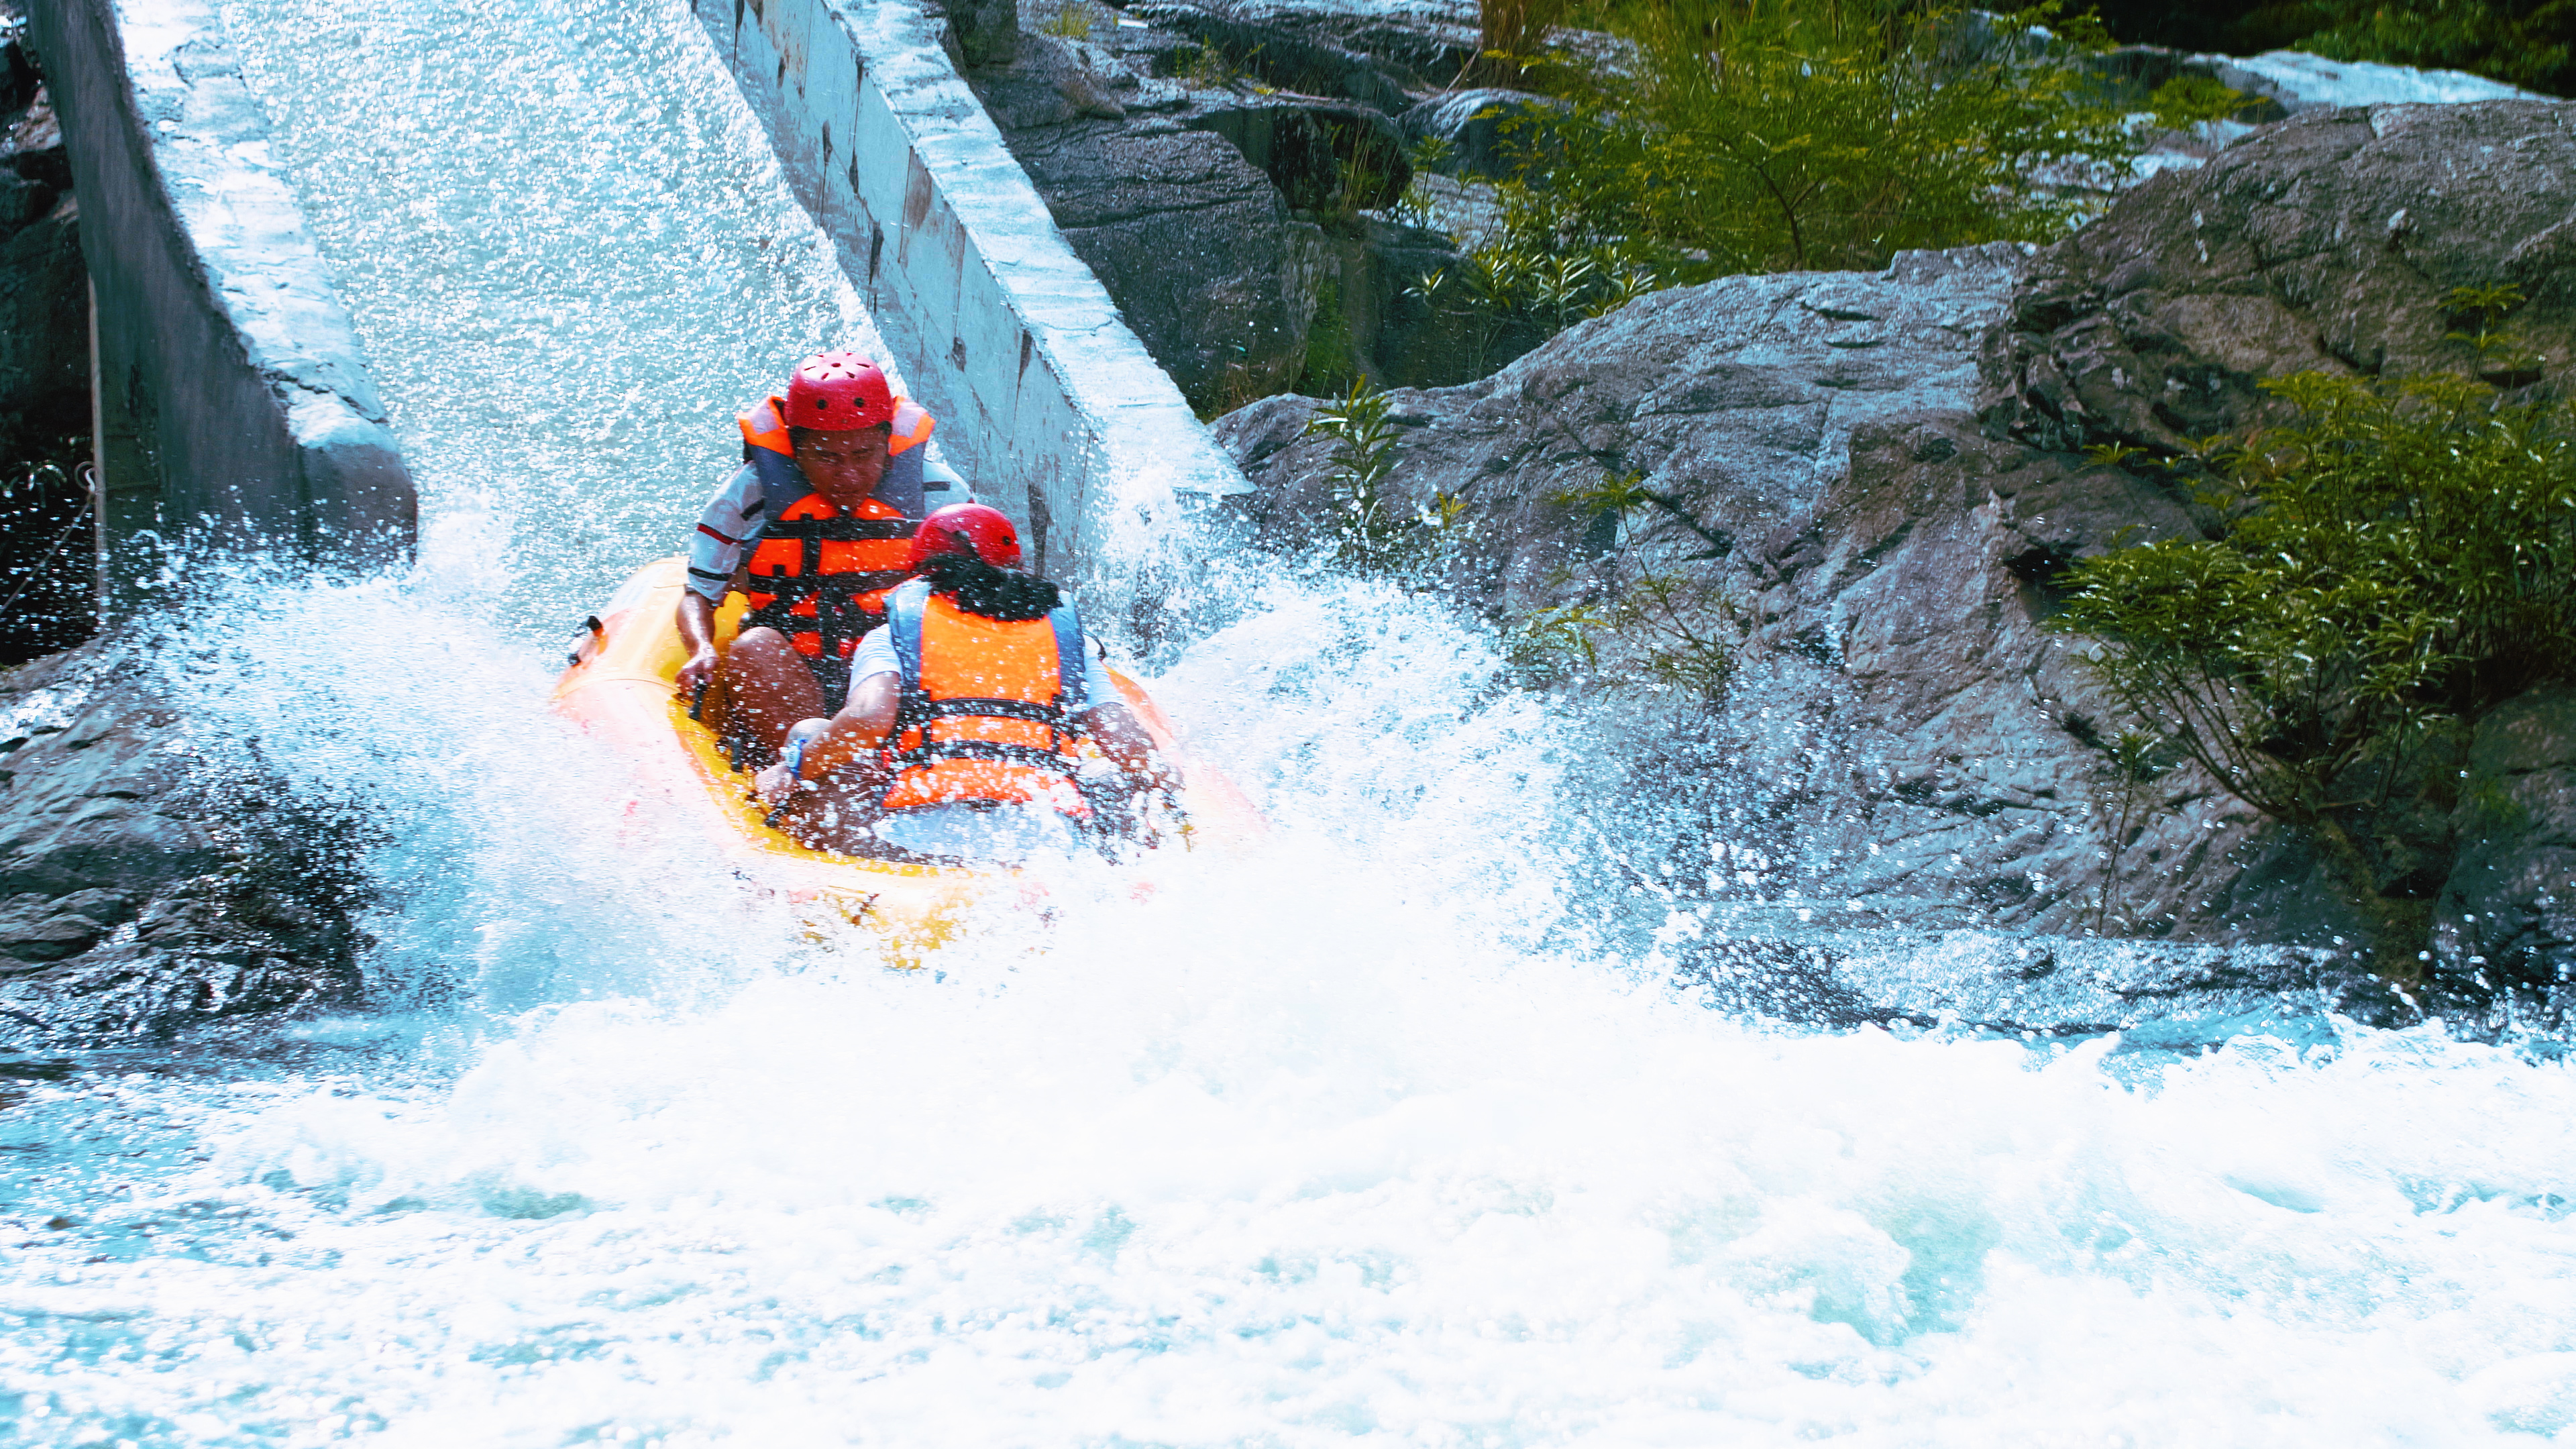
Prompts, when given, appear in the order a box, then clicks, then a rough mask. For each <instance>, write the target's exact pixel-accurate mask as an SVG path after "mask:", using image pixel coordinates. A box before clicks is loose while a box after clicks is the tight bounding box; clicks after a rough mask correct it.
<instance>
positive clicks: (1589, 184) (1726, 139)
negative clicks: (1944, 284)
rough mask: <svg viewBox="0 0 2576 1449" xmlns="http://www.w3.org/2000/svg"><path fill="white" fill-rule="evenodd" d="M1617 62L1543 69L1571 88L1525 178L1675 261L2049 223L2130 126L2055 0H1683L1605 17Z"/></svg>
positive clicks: (1801, 254) (2082, 197)
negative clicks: (2101, 90) (1976, 10)
mask: <svg viewBox="0 0 2576 1449" xmlns="http://www.w3.org/2000/svg"><path fill="white" fill-rule="evenodd" d="M1613 23H1615V24H1617V25H1618V26H1619V27H1620V28H1621V31H1622V34H1623V36H1624V38H1625V39H1626V40H1627V41H1628V42H1629V43H1630V45H1631V47H1632V51H1631V54H1632V63H1631V64H1629V65H1627V66H1624V67H1610V66H1601V65H1596V64H1580V65H1578V64H1565V65H1561V66H1558V67H1555V68H1554V69H1553V70H1552V71H1550V72H1549V76H1550V78H1551V79H1552V80H1554V81H1555V82H1556V83H1557V84H1558V85H1559V86H1560V87H1561V88H1562V89H1563V90H1564V91H1565V92H1566V94H1567V95H1568V97H1569V98H1570V99H1571V100H1572V101H1573V102H1574V103H1575V108H1574V111H1573V113H1572V114H1571V115H1569V116H1565V117H1562V118H1559V119H1557V120H1554V121H1551V122H1548V123H1546V124H1545V126H1544V128H1543V129H1544V135H1545V139H1546V144H1545V145H1544V146H1540V145H1535V144H1531V145H1525V146H1524V154H1525V160H1526V166H1525V172H1524V178H1523V179H1524V184H1525V186H1526V187H1527V189H1528V190H1529V191H1530V192H1531V193H1532V194H1533V196H1534V197H1537V198H1544V199H1545V200H1546V201H1547V202H1549V203H1552V204H1553V206H1554V207H1555V208H1556V211H1557V215H1558V217H1559V218H1560V224H1559V225H1558V226H1556V227H1554V228H1552V229H1553V230H1555V231H1557V232H1559V233H1561V234H1564V235H1565V236H1567V237H1568V238H1569V239H1571V240H1574V241H1575V242H1576V243H1577V244H1578V245H1581V244H1589V243H1597V242H1607V241H1610V240H1612V239H1625V240H1626V241H1627V242H1629V243H1630V244H1632V245H1636V244H1644V245H1652V246H1657V247H1660V248H1662V249H1663V250H1664V251H1665V252H1666V253H1667V255H1668V256H1669V257H1675V258H1678V257H1688V258H1691V259H1693V262H1694V264H1693V265H1692V266H1691V267H1689V268H1687V269H1683V268H1677V267H1669V266H1668V267H1666V268H1664V269H1662V270H1664V271H1665V272H1666V273H1667V274H1668V278H1669V279H1670V280H1694V279H1697V278H1698V277H1704V276H1709V275H1717V274H1723V273H1727V272H1748V271H1778V270H1799V269H1808V268H1841V267H1850V268H1876V267H1880V266H1884V265H1885V264H1886V263H1887V261H1888V259H1889V258H1890V257H1891V256H1892V255H1894V253H1896V252H1897V251H1900V250H1904V249H1907V248H1915V247H1947V246H1958V245H1964V244H1969V243H1975V242H1984V241H1995V240H2033V241H2038V240H2047V239H2050V238H2053V237H2055V236H2057V235H2059V234H2061V233H2063V232H2064V231H2066V230H2067V229H2068V228H2069V227H2071V226H2072V225H2074V224H2075V223H2077V222H2078V221H2080V220H2082V219H2084V218H2085V217H2086V216H2087V215H2089V214H2090V213H2091V211H2092V210H2093V209H2095V208H2096V207H2097V206H2099V205H2100V204H2102V201H2103V197H2104V193H2103V191H2102V190H2101V187H2100V183H2102V182H2104V181H2106V180H2107V179H2108V178H2110V177H2111V176H2113V175H2116V174H2118V173H2119V171H2120V169H2121V168H2124V167H2125V166H2126V165H2127V163H2128V161H2129V160H2130V159H2131V158H2132V157H2134V156H2135V154H2136V149H2137V142H2136V141H2135V139H2134V138H2132V137H2131V136H2130V134H2129V133H2128V130H2127V127H2126V125H2125V123H2124V122H2123V119H2122V118H2121V116H2120V115H2119V114H2117V113H2116V112H2115V111H2114V110H2113V109H2112V108H2111V107H2110V106H2109V105H2107V104H2105V103H2103V102H2100V101H2098V100H2096V99H2094V98H2093V95H2094V91H2093V88H2092V87H2091V86H2090V85H2089V84H2088V83H2087V81H2086V78H2085V77H2084V75H2083V74H2082V73H2081V71H2080V70H2079V69H2078V68H2077V66H2076V65H2075V64H2074V60H2073V57H2072V55H2071V53H2070V48H2071V47H2074V46H2079V45H2090V44H2096V43H2099V42H2101V41H2103V40H2104V39H2105V37H2103V36H2102V35H2101V34H2100V32H2099V28H2098V27H2097V26H2093V25H2091V24H2090V23H2089V22H2088V21H2087V20H2085V19H2084V18H2083V17H2069V16H2066V15H2065V14H2063V13H2062V12H2061V11H2060V9H2059V8H2058V6H2057V5H2056V4H2055V3H2054V0H2051V3H2047V4H2042V5H2039V6H2036V7H2033V8H2030V9H2025V10H2021V11H2018V12H2015V13H2013V14H2010V15H2003V16H1984V17H1977V16H1971V15H1969V14H1968V13H1966V12H1964V11H1961V10H1957V9H1952V8H1948V7H1942V6H1923V5H1918V4H1912V3H1906V0H1779V3H1771V4H1761V3H1742V0H1673V3H1671V4H1665V5H1653V6H1638V7H1635V8H1632V9H1628V10H1624V11H1622V12H1620V13H1619V14H1618V15H1617V16H1616V17H1614V20H1613Z"/></svg>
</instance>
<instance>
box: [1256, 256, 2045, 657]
mask: <svg viewBox="0 0 2576 1449" xmlns="http://www.w3.org/2000/svg"><path fill="white" fill-rule="evenodd" d="M2026 260H2027V258H2026V254H2025V252H2024V251H2023V250H2022V249H2021V248H2019V247H2014V246H2009V245H1997V246H1992V247H1984V248H1974V249H1970V250H1967V251H1964V252H1955V253H1908V254H1907V255H1905V256H1903V257H1900V258H1899V259H1898V260H1897V262H1896V263H1895V265H1894V266H1892V267H1891V268H1890V269H1889V270H1888V271H1886V272H1885V273H1881V274H1878V275H1875V276H1868V275H1854V274H1849V273H1805V274H1793V275H1783V276H1770V277H1733V278H1728V279H1725V280H1723V281H1718V282H1712V283H1709V284H1707V285H1705V286H1700V287H1690V288H1678V289H1675V290H1672V291H1666V292H1658V293H1654V294H1651V295H1649V296H1646V297H1644V298H1641V299H1639V300H1638V301H1636V302H1633V303H1630V304H1629V305H1628V306H1626V307H1624V308H1621V309H1620V310H1618V311H1616V312H1613V313H1611V314H1609V315H1608V316H1605V317H1602V318H1599V319H1596V320H1594V321H1590V322H1586V323H1582V324H1580V325H1578V326H1576V327H1573V328H1571V329H1569V330H1567V331H1566V332H1564V333H1562V334H1560V335H1559V336H1557V337H1555V338H1554V339H1552V340H1550V341H1549V342H1548V343H1547V344H1546V345H1545V346H1544V347H1542V348H1541V349H1539V350H1538V351H1537V352H1534V353H1531V354H1530V355H1528V356H1525V357H1522V358H1520V359H1519V360H1518V361H1515V362H1513V363H1511V364H1510V365H1509V366H1506V367H1504V368H1503V369H1502V370H1501V371H1499V372H1497V373H1495V374H1494V375H1493V376H1491V377H1488V378H1484V379H1482V380H1480V381H1476V382H1471V383H1467V384H1464V385H1461V386H1456V387H1449V388H1442V389H1436V390H1429V391H1417V390H1410V389H1408V390H1404V391H1400V392H1398V393H1397V395H1396V397H1397V402H1396V412H1397V415H1398V417H1399V419H1400V420H1401V421H1402V422H1403V424H1404V433H1403V436H1402V438H1401V441H1400V442H1399V443H1398V445H1397V451H1396V455H1395V456H1396V458H1397V460H1398V461H1397V476H1398V477H1399V478H1400V479H1401V480H1402V483H1403V486H1404V487H1405V489H1406V490H1407V491H1408V492H1409V494H1411V495H1412V496H1414V497H1416V498H1418V499H1419V500H1421V501H1424V502H1428V501H1429V499H1430V498H1432V497H1433V496H1434V495H1435V494H1438V493H1448V494H1452V495H1454V496H1456V497H1459V498H1463V499H1466V500H1468V501H1469V503H1470V504H1471V505H1472V507H1473V510H1474V514H1475V532H1474V534H1473V536H1472V538H1471V539H1470V540H1469V541H1468V542H1467V543H1466V545H1465V546H1464V548H1463V550H1462V551H1461V552H1460V553H1459V555H1458V556H1457V559H1456V562H1455V566H1454V574H1453V583H1454V584H1455V585H1456V586H1457V587H1459V588H1460V589H1461V590H1462V591H1463V592H1464V594H1465V596H1466V597H1467V598H1468V599H1469V600H1470V601H1471V602H1472V603H1473V604H1474V605H1475V606H1477V607H1478V608H1480V609H1483V610H1486V611H1488V612H1493V613H1497V614H1500V613H1509V612H1515V611H1523V610H1527V609H1531V608H1537V607H1544V606H1547V605H1551V604H1556V603H1561V602H1565V601H1566V600H1567V599H1569V598H1571V597H1575V596H1577V595H1579V594H1580V593H1582V592H1583V590H1584V589H1585V588H1586V587H1587V585H1586V584H1585V583H1584V582H1583V581H1582V580H1580V579H1570V578H1568V577H1566V570H1568V569H1569V568H1573V567H1575V566H1578V565H1582V564H1586V563H1589V562H1591V561H1593V560H1594V559H1596V558H1598V557H1600V556H1601V555H1602V554H1603V553H1604V551H1605V550H1606V548H1607V547H1608V541H1606V540H1603V539H1601V538H1599V537H1597V534H1598V528H1597V526H1596V522H1595V520H1593V519H1592V518H1590V517H1588V516H1584V515H1581V514H1579V513H1577V512H1574V511H1572V510H1569V509H1568V508H1567V507H1566V506H1565V505H1564V504H1562V503H1560V502H1558V501H1556V500H1557V498H1558V497H1559V496H1560V495H1562V494H1565V493H1567V492H1570V491H1575V490H1580V489H1584V488H1589V487H1593V486H1596V485H1598V484H1599V483H1600V482H1601V481H1602V479H1603V477H1604V475H1605V474H1607V473H1612V472H1626V471H1634V472H1639V473H1642V475H1643V481H1644V483H1645V484H1646V486H1647V487H1649V488H1651V489H1654V490H1655V491H1657V492H1658V493H1659V494H1661V495H1662V496H1663V497H1665V498H1668V499H1670V500H1672V503H1671V506H1670V507H1668V508H1659V509H1657V510H1654V511H1653V512H1652V513H1651V514H1650V515H1648V516H1645V517H1640V518H1638V519H1636V520H1634V523H1635V536H1634V539H1633V540H1632V542H1631V543H1630V544H1629V545H1626V546H1627V547H1631V548H1633V549H1635V550H1637V551H1638V552H1639V555H1640V558H1641V560H1642V561H1643V562H1644V563H1646V564H1647V565H1648V566H1652V567H1662V566H1665V565H1666V564H1669V563H1672V562H1674V561H1677V560H1679V559H1682V558H1685V557H1687V556H1689V555H1692V554H1698V553H1705V552H1707V551H1709V550H1710V549H1712V548H1713V547H1718V546H1720V543H1721V540H1723V541H1726V542H1728V543H1731V541H1732V540H1733V539H1736V538H1740V537H1746V536H1750V535H1755V534H1759V533H1761V532H1764V531H1767V530H1769V529H1771V528H1773V527H1776V526H1778V525H1779V524H1780V523H1781V522H1783V521H1784V520H1786V519H1787V518H1788V517H1789V516H1790V515H1791V514H1792V513H1794V512H1796V511H1797V510H1798V509H1800V508H1802V507H1803V506H1805V505H1806V504H1808V503H1809V502H1811V501H1812V500H1813V499H1814V498H1815V497H1816V496H1817V493H1818V491H1819V490H1820V489H1821V488H1822V487H1824V486H1825V485H1826V484H1828V483H1829V482H1831V481H1832V480H1833V479H1834V478H1835V477H1838V476H1839V475H1840V474H1841V473H1842V472H1843V471H1844V469H1845V467H1846V465H1847V459H1848V457H1849V452H1850V440H1851V437H1852V434H1853V432H1854V430H1855V429H1857V428H1859V427H1861V426H1863V425H1865V424H1867V423H1869V422H1871V421H1873V420H1878V419H1885V418H1894V417H1901V416H1912V415H1915V414H1918V413H1923V412H1926V411H1934V410H1940V409H1945V408H1946V409H1952V410H1959V411H1964V410H1965V409H1966V407H1967V406H1968V404H1969V403H1970V401H1971V400H1972V397H1973V393H1974V389H1975V386H1976V376H1977V372H1976V369H1977V357H1978V348H1979V346H1980V344H1981V341H1982V339H1983V336H1984V334H1985V331H1986V330H1987V328H1989V327H1990V326H1991V325H1993V324H1994V323H1995V322H1997V321H1999V320H2000V319H2001V318H2002V317H2003V315H2004V312H2005V308H2006V305H2007V300H2008V298H2009V296H2010V292H2011V288H2012V285H2013V283H2014V281H2015V279H2016V278H2017V277H2018V276H2019V275H2020V271H2021V269H2022V267H2023V266H2024V265H2025V264H2026ZM1321 406H1322V404H1321V403H1320V402H1318V401H1317V400H1315V399H1311V398H1290V397H1281V398H1272V399H1266V400H1264V401H1263V402H1261V403H1258V404H1255V405H1254V406H1252V407H1249V408H1246V409H1244V410H1242V411H1240V412H1237V413H1234V414H1231V415H1229V416H1227V417H1225V418H1223V419H1220V420H1219V421H1218V422H1217V424H1216V431H1217V436H1218V439H1219V441H1220V442H1222V443H1223V444H1224V445H1225V446H1226V447H1227V448H1228V449H1229V451H1231V452H1233V453H1234V455H1235V457H1236V460H1237V461H1238V462H1239V463H1241V464H1242V465H1243V467H1244V469H1245V472H1246V474H1247V476H1249V477H1251V478H1252V479H1253V481H1254V482H1255V484H1256V485H1258V487H1257V491H1256V492H1255V493H1254V494H1253V495H1252V496H1251V497H1250V498H1249V499H1248V500H1246V502H1245V504H1244V507H1245V508H1246V510H1247V512H1248V514H1249V515H1250V517H1251V519H1252V521H1253V522H1254V523H1255V524H1256V525H1257V526H1258V527H1259V528H1260V529H1261V530H1262V531H1263V532H1264V534H1265V535H1266V536H1267V537H1269V538H1271V539H1272V540H1273V541H1274V542H1276V543H1278V544H1280V545H1281V546H1284V547H1287V548H1289V549H1292V550H1296V549H1303V548H1306V547H1309V546H1311V545H1312V544H1313V543H1314V541H1315V540H1314V538H1313V537H1312V534H1311V525H1312V523H1313V521H1314V520H1317V519H1320V518H1324V517H1326V516H1328V511H1327V510H1326V509H1325V508H1324V507H1323V499H1322V496H1321V490H1322V489H1323V488H1324V487H1325V486H1326V479H1325V473H1326V470H1325V457H1326V454H1327V453H1328V452H1329V451H1330V450H1329V448H1327V447H1325V446H1324V445H1323V444H1321V443H1320V442H1318V441H1316V440H1312V439H1306V438H1304V437H1303V436H1302V430H1303V428H1304V426H1305V423H1306V421H1307V420H1308V419H1309V418H1311V417H1312V416H1313V415H1314V413H1315V411H1316V410H1317V409H1318V408H1319V407H1321Z"/></svg>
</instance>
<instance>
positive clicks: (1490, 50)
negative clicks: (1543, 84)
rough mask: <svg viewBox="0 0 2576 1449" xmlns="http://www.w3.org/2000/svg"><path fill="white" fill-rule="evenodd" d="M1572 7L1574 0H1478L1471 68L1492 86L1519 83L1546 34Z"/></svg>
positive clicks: (1545, 40)
mask: <svg viewBox="0 0 2576 1449" xmlns="http://www.w3.org/2000/svg"><path fill="white" fill-rule="evenodd" d="M1572 8H1573V0H1479V3H1478V4H1477V6H1476V63H1475V65H1473V66H1471V67H1470V69H1471V70H1473V71H1475V72H1476V73H1477V74H1478V76H1479V78H1480V79H1482V80H1484V81H1486V82H1488V83H1490V84H1494V85H1518V84H1519V83H1520V82H1521V77H1522V74H1523V73H1524V72H1526V71H1527V70H1528V69H1529V68H1530V67H1531V66H1532V65H1533V64H1535V63H1536V62H1537V60H1538V55H1539V52H1540V50H1541V49H1543V48H1544V47H1545V46H1546V44H1547V33H1548V31H1549V30H1550V29H1551V28H1553V27H1554V26H1555V25H1556V23H1557V22H1558V21H1560V20H1562V19H1564V18H1565V14H1566V12H1567V11H1568V10H1570V9H1572Z"/></svg>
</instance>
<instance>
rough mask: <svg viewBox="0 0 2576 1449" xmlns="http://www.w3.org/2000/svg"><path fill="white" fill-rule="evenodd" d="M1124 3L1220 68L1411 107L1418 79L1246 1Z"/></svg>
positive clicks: (1386, 109) (1393, 107)
mask: <svg viewBox="0 0 2576 1449" xmlns="http://www.w3.org/2000/svg"><path fill="white" fill-rule="evenodd" d="M1127 8H1128V13H1130V14H1132V15H1134V16H1136V17H1137V18H1138V19H1140V20H1143V21H1145V22H1146V23H1148V24H1149V25H1152V26H1153V27H1155V28H1156V29H1160V30H1167V31H1170V32H1172V33H1174V34H1177V35H1185V36H1188V37H1189V38H1190V39H1192V40H1194V41H1197V42H1198V43H1199V44H1201V45H1204V46H1207V47H1208V48H1210V49H1212V50H1214V51H1215V52H1216V53H1217V54H1218V55H1219V56H1220V57H1222V59H1223V61H1224V63H1225V65H1226V66H1227V67H1229V68H1231V69H1235V70H1240V71H1243V72H1246V73H1248V74H1251V75H1255V76H1258V77H1259V78H1261V79H1262V80H1263V81H1266V82H1268V83H1269V84H1271V85H1273V86H1276V87H1278V88H1280V89H1282V90H1289V91H1295V92H1297V93H1299V94H1301V95H1307V96H1330V97H1336V98H1339V99H1342V100H1349V101H1356V102H1358V103H1359V104H1361V105H1364V106H1370V107H1373V108H1375V109H1377V110H1378V111H1381V112H1383V113H1385V114H1387V115H1390V116H1393V115H1399V114H1401V113H1403V112H1404V111H1406V110H1407V109H1409V108H1411V106H1412V105H1413V97H1412V95H1411V94H1409V93H1408V92H1407V90H1406V89H1405V87H1406V85H1407V84H1408V83H1411V84H1414V85H1420V84H1421V83H1422V82H1421V80H1420V78H1419V77H1414V76H1407V75H1404V74H1402V73H1400V72H1398V71H1396V70H1394V69H1392V68H1390V67H1388V66H1385V65H1383V64H1381V63H1380V62H1378V61H1376V60H1374V59H1372V58H1371V57H1369V56H1366V55H1362V54H1360V53H1359V52H1357V51H1352V50H1346V49H1343V48H1342V47H1340V46H1338V45H1335V44H1332V43H1331V42H1329V41H1324V40H1317V39H1313V38H1311V37H1310V36H1309V35H1306V34H1301V33H1300V28H1298V27H1294V26H1290V25H1282V24H1280V23H1278V20H1279V17H1278V16H1277V15H1276V14H1275V13H1272V12H1269V11H1265V10H1261V9H1257V8H1254V7H1245V6H1223V7H1220V6H1217V5H1190V4H1182V3H1179V0H1138V3H1137V4H1134V5H1130V6H1129V7H1127Z"/></svg>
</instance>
